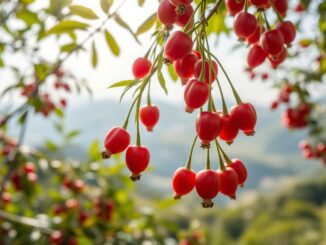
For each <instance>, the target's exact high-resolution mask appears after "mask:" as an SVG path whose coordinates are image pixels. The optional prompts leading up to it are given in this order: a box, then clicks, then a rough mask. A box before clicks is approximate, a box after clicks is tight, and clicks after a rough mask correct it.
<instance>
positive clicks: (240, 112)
mask: <svg viewBox="0 0 326 245" xmlns="http://www.w3.org/2000/svg"><path fill="white" fill-rule="evenodd" d="M230 116H231V117H233V119H234V120H235V121H236V122H237V125H238V127H239V129H241V130H242V131H243V132H244V133H245V134H246V135H254V134H255V126H256V122H257V114H256V110H255V108H254V107H253V105H252V104H250V103H242V104H240V105H237V106H234V107H233V108H232V109H231V112H230Z"/></svg>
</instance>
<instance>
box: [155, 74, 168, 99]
mask: <svg viewBox="0 0 326 245" xmlns="http://www.w3.org/2000/svg"><path fill="white" fill-rule="evenodd" d="M157 77H158V81H159V82H160V85H161V87H162V89H163V90H164V92H165V94H168V90H167V88H166V85H165V79H164V77H163V74H162V72H161V71H160V70H159V71H158V72H157Z"/></svg>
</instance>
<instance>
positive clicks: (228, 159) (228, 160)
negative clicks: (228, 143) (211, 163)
mask: <svg viewBox="0 0 326 245" xmlns="http://www.w3.org/2000/svg"><path fill="white" fill-rule="evenodd" d="M215 143H216V145H217V146H218V148H219V149H220V151H221V153H222V155H223V158H224V160H225V161H226V163H227V164H230V163H232V160H231V159H230V158H229V157H228V155H227V154H226V153H225V152H224V151H223V149H222V147H221V145H220V144H219V143H218V142H217V140H216V139H215Z"/></svg>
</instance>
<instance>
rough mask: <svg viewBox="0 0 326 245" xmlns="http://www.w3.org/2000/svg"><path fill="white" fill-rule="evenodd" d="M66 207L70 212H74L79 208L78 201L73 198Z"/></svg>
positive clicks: (66, 203)
mask: <svg viewBox="0 0 326 245" xmlns="http://www.w3.org/2000/svg"><path fill="white" fill-rule="evenodd" d="M65 205H66V208H67V209H68V210H72V209H76V208H78V206H79V202H78V201H77V200H76V199H74V198H71V199H68V200H67V201H66V202H65Z"/></svg>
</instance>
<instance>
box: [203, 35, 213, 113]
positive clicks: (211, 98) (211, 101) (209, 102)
mask: <svg viewBox="0 0 326 245" xmlns="http://www.w3.org/2000/svg"><path fill="white" fill-rule="evenodd" d="M205 42H206V45H207V50H208V55H207V56H208V66H209V69H208V78H209V80H208V81H209V100H208V111H209V112H212V107H213V97H212V83H213V81H211V77H212V72H213V64H212V58H211V56H210V53H211V52H210V48H209V43H208V38H207V35H206V31H205ZM204 67H205V72H206V64H205V65H204Z"/></svg>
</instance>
